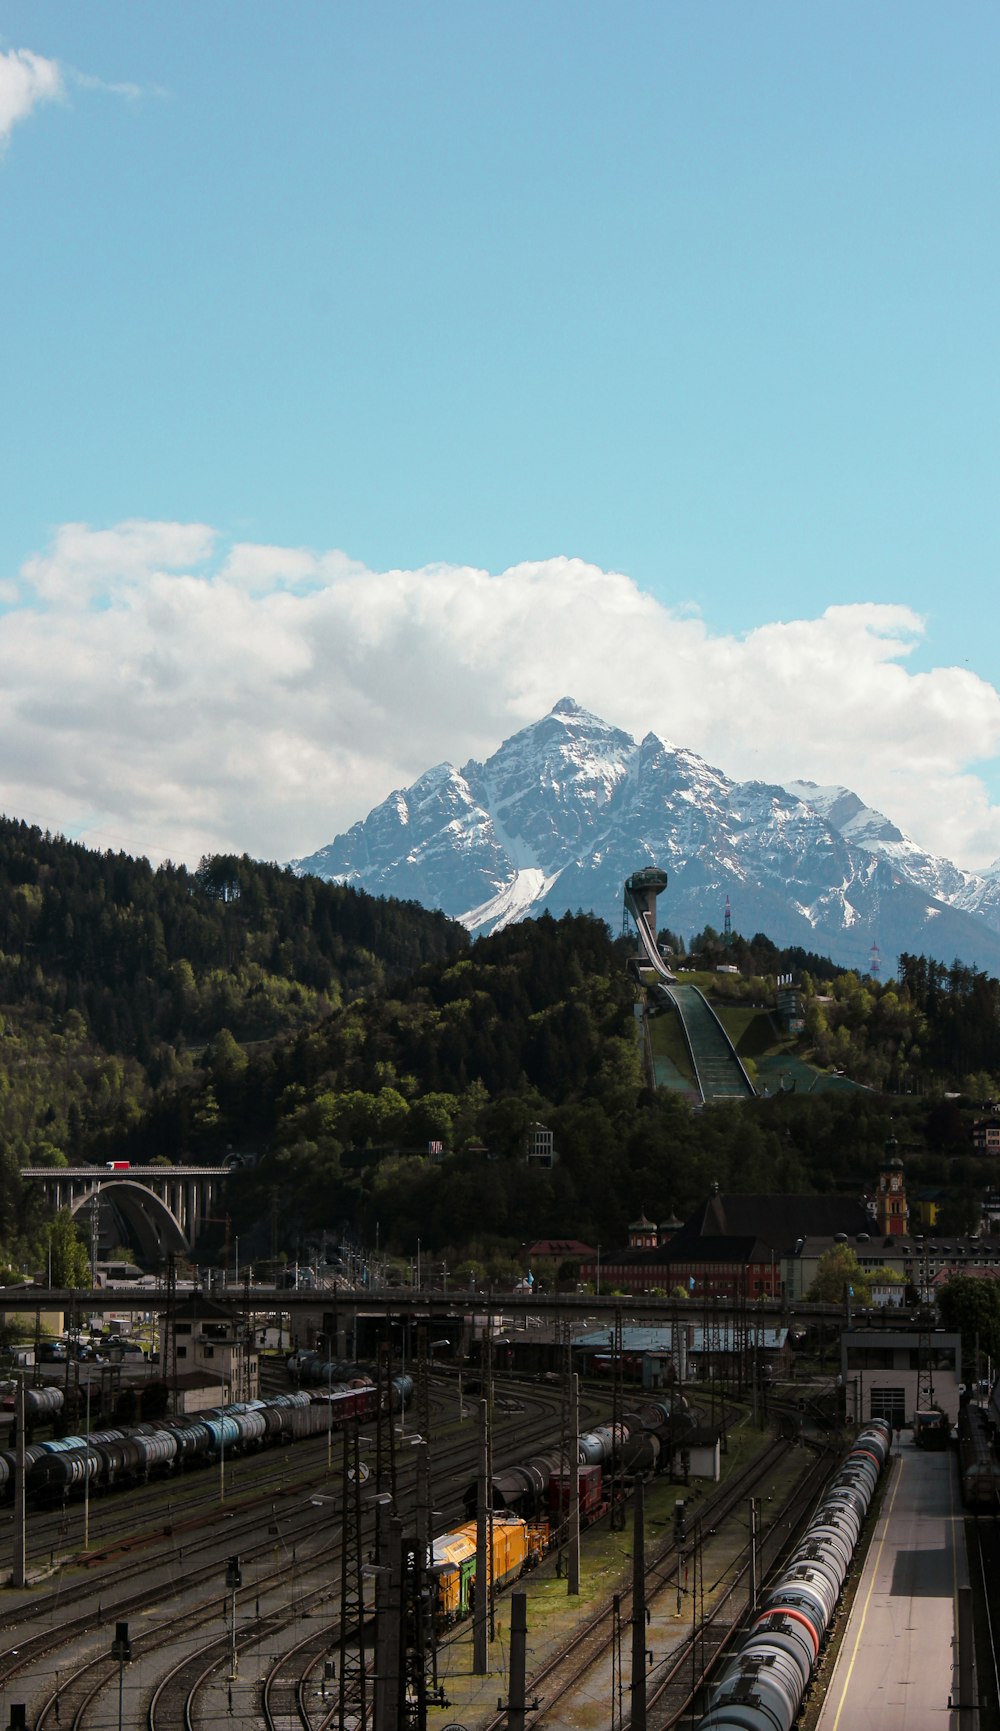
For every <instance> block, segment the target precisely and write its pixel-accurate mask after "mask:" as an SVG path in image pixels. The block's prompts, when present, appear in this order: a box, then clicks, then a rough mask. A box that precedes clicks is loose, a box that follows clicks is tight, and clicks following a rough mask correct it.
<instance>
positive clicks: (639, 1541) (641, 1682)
mask: <svg viewBox="0 0 1000 1731" xmlns="http://www.w3.org/2000/svg"><path fill="white" fill-rule="evenodd" d="M644 1488H645V1487H644V1485H643V1481H642V1479H641V1478H637V1479H636V1481H635V1493H634V1495H633V1498H632V1508H633V1511H634V1512H633V1516H632V1520H633V1527H632V1691H631V1692H632V1713H631V1720H630V1731H646V1529H645V1519H644V1514H645V1501H644Z"/></svg>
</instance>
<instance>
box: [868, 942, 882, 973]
mask: <svg viewBox="0 0 1000 1731" xmlns="http://www.w3.org/2000/svg"><path fill="white" fill-rule="evenodd" d="M868 972H869V973H870V974H871V977H872V979H873V980H877V979H878V978H879V976H880V974H881V972H882V958H881V956H880V955H879V950H878V944H872V947H871V955H870V956H869V958H868Z"/></svg>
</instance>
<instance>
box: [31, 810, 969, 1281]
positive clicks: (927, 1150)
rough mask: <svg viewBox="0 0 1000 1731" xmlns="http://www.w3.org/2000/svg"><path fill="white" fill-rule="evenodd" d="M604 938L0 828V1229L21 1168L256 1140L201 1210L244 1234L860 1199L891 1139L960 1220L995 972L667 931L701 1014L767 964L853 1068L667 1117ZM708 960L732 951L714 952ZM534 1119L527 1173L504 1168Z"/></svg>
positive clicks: (675, 1106)
mask: <svg viewBox="0 0 1000 1731" xmlns="http://www.w3.org/2000/svg"><path fill="white" fill-rule="evenodd" d="M678 947H679V946H678ZM630 949H631V946H630V945H628V944H626V943H622V942H620V941H615V940H613V939H612V937H611V935H610V933H609V932H608V930H607V928H606V927H605V926H604V925H603V924H601V923H600V922H599V921H597V920H595V919H593V918H591V917H589V916H583V915H577V916H575V917H573V916H568V915H567V916H566V917H565V918H563V919H560V920H558V921H556V920H553V919H551V918H548V917H545V918H542V919H539V920H528V921H525V922H523V923H522V924H519V925H515V926H512V927H509V928H508V929H507V930H505V931H502V932H498V933H495V934H493V935H492V936H490V937H488V938H483V939H480V940H478V941H477V942H476V943H475V944H472V945H470V944H469V943H468V942H467V940H466V937H465V935H464V933H463V932H462V931H461V929H460V928H458V927H456V926H454V925H452V924H450V923H449V922H448V921H447V920H445V919H444V918H443V917H442V916H440V915H436V914H429V913H427V912H425V911H424V910H423V909H421V908H418V907H415V906H412V905H408V904H401V903H398V902H380V901H376V900H374V899H372V898H371V897H368V896H366V895H362V894H357V893H355V892H353V891H350V890H346V889H341V888H337V887H336V886H333V885H329V884H322V883H319V882H317V881H315V880H310V879H299V878H296V877H294V876H293V875H292V874H291V873H289V872H286V871H282V870H280V869H279V868H277V867H275V866H267V865H260V864H258V863H255V862H253V861H251V860H249V859H246V858H243V859H235V858H225V859H214V860H210V861H205V862H203V864H202V866H201V867H200V868H199V869H198V870H197V871H196V872H188V871H185V870H184V869H183V868H179V867H173V866H166V867H164V868H161V869H160V870H155V871H154V870H153V869H152V868H151V867H150V866H149V865H148V864H147V863H146V862H144V861H135V860H130V859H128V858H126V857H124V856H121V855H111V854H99V853H92V852H89V851H88V850H86V849H84V848H81V847H78V846H76V845H74V844H71V843H68V842H65V841H63V840H61V839H59V838H53V837H51V836H47V835H43V834H41V833H40V832H39V831H37V830H32V829H29V828H27V827H26V826H24V825H21V824H16V823H11V822H4V823H0V1018H2V1026H0V1041H2V1044H0V1137H2V1166H0V1211H2V1213H0V1218H2V1234H3V1242H4V1243H5V1245H6V1248H7V1249H8V1250H10V1249H11V1248H12V1247H13V1246H14V1245H15V1244H17V1243H20V1244H21V1245H25V1244H30V1242H31V1240H32V1234H33V1233H37V1231H38V1228H39V1220H38V1218H37V1214H36V1213H32V1212H31V1211H30V1210H28V1211H27V1212H25V1208H24V1205H23V1198H22V1195H21V1187H20V1183H19V1180H18V1177H17V1172H18V1168H19V1166H20V1165H22V1164H25V1163H60V1162H62V1161H63V1160H66V1159H69V1160H77V1159H93V1160H97V1161H103V1160H105V1159H111V1158H125V1159H131V1160H133V1161H136V1162H140V1163H141V1162H143V1161H148V1160H150V1159H160V1160H170V1161H188V1160H194V1161H210V1162H212V1161H219V1160H221V1159H222V1158H223V1157H224V1156H225V1154H226V1152H227V1150H228V1149H230V1148H232V1149H236V1150H238V1151H240V1152H246V1153H248V1154H250V1155H251V1156H253V1157H254V1159H255V1161H256V1164H255V1165H254V1166H253V1167H252V1168H247V1169H246V1170H244V1171H242V1172H241V1173H240V1174H239V1176H238V1177H236V1178H234V1179H233V1180H232V1181H231V1183H230V1189H229V1204H228V1206H229V1207H230V1209H231V1212H232V1224H233V1228H234V1229H235V1230H236V1231H238V1232H239V1233H240V1236H241V1242H242V1243H243V1244H244V1246H245V1249H246V1253H247V1254H250V1255H262V1254H266V1253H268V1252H269V1251H270V1250H271V1249H272V1248H277V1249H278V1250H284V1251H286V1252H287V1253H289V1254H293V1253H294V1252H295V1249H296V1246H297V1245H299V1244H300V1243H302V1242H304V1241H306V1240H307V1239H308V1236H309V1235H310V1234H312V1233H314V1232H316V1231H318V1230H320V1229H324V1228H325V1229H332V1230H334V1231H336V1232H340V1231H343V1232H346V1233H347V1234H349V1235H356V1236H357V1237H359V1238H360V1239H361V1240H363V1241H365V1242H367V1243H368V1244H371V1243H373V1242H374V1240H375V1237H376V1235H378V1237H379V1240H380V1243H381V1244H382V1245H383V1247H386V1248H389V1249H395V1250H398V1251H400V1252H401V1253H403V1254H407V1253H409V1254H412V1252H413V1250H414V1248H415V1245H416V1242H417V1239H418V1238H419V1239H420V1240H421V1242H422V1244H423V1246H424V1247H425V1250H426V1251H427V1252H428V1253H429V1254H432V1255H435V1256H440V1257H441V1258H442V1259H445V1258H450V1259H453V1260H455V1261H456V1262H457V1261H458V1260H460V1259H461V1258H462V1257H463V1256H464V1257H466V1258H467V1257H468V1256H469V1255H470V1253H473V1252H474V1253H475V1254H477V1255H478V1256H479V1257H480V1258H481V1259H482V1260H483V1261H484V1262H485V1261H486V1260H488V1258H489V1257H490V1256H495V1255H498V1254H501V1253H503V1252H507V1253H514V1254H516V1253H517V1251H518V1249H519V1247H520V1245H521V1244H523V1243H525V1242H527V1241H528V1240H529V1239H531V1238H535V1237H545V1236H559V1237H580V1238H582V1239H584V1240H587V1241H590V1242H592V1243H597V1242H603V1243H605V1244H615V1243H621V1242H622V1239H623V1237H624V1230H625V1225H626V1223H627V1221H628V1220H629V1219H630V1218H631V1217H633V1216H634V1215H635V1214H636V1213H638V1212H639V1210H640V1209H645V1211H646V1212H647V1214H649V1215H651V1216H653V1217H663V1216H664V1215H666V1214H668V1213H670V1212H673V1211H677V1212H679V1213H681V1214H682V1215H683V1214H684V1213H686V1212H687V1211H688V1210H690V1208H692V1207H693V1206H694V1205H695V1203H697V1202H698V1201H699V1200H700V1199H701V1198H703V1197H704V1196H705V1195H706V1193H707V1192H708V1191H709V1190H710V1189H711V1187H712V1185H713V1184H716V1183H717V1184H718V1185H719V1186H720V1187H721V1188H722V1189H729V1190H744V1191H745V1190H765V1191H792V1190H801V1189H830V1188H836V1189H842V1190H844V1191H845V1192H848V1193H852V1194H860V1193H862V1192H864V1191H865V1190H870V1189H871V1187H872V1185H873V1183H874V1181H875V1176H876V1174H877V1169H878V1163H879V1160H880V1158H881V1155H882V1150H883V1148H884V1144H885V1141H886V1139H887V1138H888V1137H889V1136H890V1135H892V1136H894V1137H896V1138H897V1139H898V1142H899V1145H900V1149H901V1152H902V1153H903V1155H904V1158H905V1160H906V1164H907V1175H908V1182H911V1183H914V1184H920V1183H924V1184H930V1185H935V1186H939V1187H942V1189H943V1191H944V1201H945V1213H944V1215H943V1217H942V1219H943V1221H944V1222H947V1230H958V1229H959V1228H960V1227H961V1226H963V1225H967V1224H971V1223H972V1222H973V1221H974V1219H975V1218H976V1211H977V1208H978V1195H979V1193H980V1192H981V1190H982V1188H983V1187H984V1185H986V1184H987V1183H994V1182H996V1181H997V1180H998V1178H1000V1170H998V1168H997V1163H996V1162H994V1161H991V1160H985V1159H982V1158H975V1157H973V1155H972V1152H971V1146H970V1124H971V1118H972V1116H973V1112H974V1109H975V1108H976V1107H977V1106H979V1105H980V1104H981V1103H982V1101H984V1100H986V1099H990V1098H994V1097H997V1096H1000V986H998V984H997V982H996V981H993V980H990V979H987V978H986V977H985V976H983V975H979V974H976V973H974V972H971V971H969V970H966V969H963V968H961V967H959V966H957V965H956V966H955V967H953V968H952V969H950V970H945V969H941V968H939V967H937V965H936V964H931V963H927V962H925V961H924V960H923V959H922V958H912V957H904V958H903V959H902V964H901V967H900V976H899V977H898V978H894V979H892V980H888V981H885V982H883V983H879V982H878V981H872V980H869V979H863V978H861V977H859V976H858V975H857V974H853V973H848V974H843V973H838V971H837V970H836V969H835V968H834V966H833V965H832V964H831V963H830V962H829V961H827V960H826V959H825V958H823V957H819V956H812V955H806V954H805V953H804V952H794V953H791V952H783V951H780V950H777V949H776V948H775V946H774V945H773V944H771V943H770V941H769V940H768V939H767V938H766V937H765V936H763V935H761V934H758V935H757V936H756V937H754V938H753V939H750V940H744V939H742V938H739V937H735V938H734V939H733V940H732V942H731V943H729V944H724V943H723V940H722V939H721V938H720V937H719V935H718V934H717V933H715V932H713V931H711V930H706V932H704V933H702V934H700V936H699V938H698V939H697V940H696V941H695V942H694V944H693V945H692V949H693V950H696V951H697V952H698V956H697V959H698V960H699V962H700V965H701V966H702V968H703V969H704V970H705V973H704V975H703V977H704V979H705V982H706V986H707V988H708V989H709V990H710V992H711V993H713V994H714V995H715V996H716V997H717V999H718V1001H719V1005H720V1009H721V1011H722V1013H724V1014H727V1013H729V1010H727V1006H728V1007H729V1009H731V1010H732V1011H733V1014H734V1016H735V1017H736V1018H737V1021H739V1018H743V1019H744V1020H743V1021H742V1022H741V1023H740V1025H741V1026H749V1019H750V1018H752V1017H754V1016H756V1017H758V1018H760V1017H762V1018H763V1019H764V1021H767V1019H768V1016H769V1014H770V1011H769V1009H768V1006H772V1007H773V1005H774V990H775V978H776V976H777V975H779V974H787V973H794V974H795V976H796V978H797V979H798V980H799V981H800V983H801V986H802V990H803V994H804V1008H805V1032H804V1034H803V1035H802V1036H801V1037H799V1038H797V1039H790V1040H789V1049H791V1048H792V1047H794V1048H795V1051H796V1055H797V1057H798V1058H799V1059H800V1060H801V1061H802V1063H803V1064H809V1063H811V1064H813V1065H814V1066H818V1067H820V1068H826V1069H828V1070H837V1071H838V1072H844V1074H845V1076H846V1077H848V1078H850V1079H853V1080H854V1081H856V1082H858V1083H861V1084H864V1086H863V1087H862V1088H859V1089H858V1090H856V1091H855V1092H853V1093H851V1092H848V1093H846V1094H825V1095H822V1096H817V1095H812V1094H810V1093H808V1092H806V1091H804V1090H800V1091H799V1092H797V1093H795V1094H794V1095H791V1094H786V1095H780V1094H779V1095H777V1096H776V1097H771V1098H769V1099H761V1100H758V1101H755V1102H752V1103H750V1104H747V1105H742V1106H734V1107H718V1108H714V1109H712V1110H708V1111H692V1110H691V1108H690V1107H689V1105H687V1104H686V1103H685V1102H684V1101H683V1100H681V1099H680V1098H678V1097H677V1096H676V1095H672V1094H670V1093H666V1092H663V1091H660V1092H657V1093H652V1092H651V1091H650V1090H649V1089H648V1087H647V1085H646V1078H645V1076H644V1074H643V1070H642V1065H641V1046H640V1042H639V1041H638V1039H637V1025H636V1021H635V1016H634V1005H635V998H636V985H635V981H634V979H633V977H632V975H631V974H630V971H629V968H628V958H629V954H630ZM723 952H724V954H725V966H726V967H727V968H734V969H737V970H738V972H734V973H728V972H727V973H724V974H717V973H714V972H713V970H714V969H715V968H717V967H718V965H719V962H720V959H721V958H722V956H723ZM695 959H696V958H695V957H694V956H691V955H689V956H687V957H686V958H685V960H686V961H689V962H690V961H693V960H695ZM775 1028H777V1024H776V1023H775ZM951 1094H961V1095H962V1098H950V1097H949V1095H951ZM534 1122H540V1123H543V1124H544V1125H546V1126H547V1127H548V1128H549V1129H550V1130H551V1131H552V1133H553V1136H554V1140H555V1148H556V1154H557V1159H556V1163H555V1165H554V1166H553V1167H552V1169H551V1170H545V1169H540V1168H538V1167H535V1166H529V1165H528V1164H527V1163H526V1161H525V1133H526V1130H527V1128H528V1126H529V1125H530V1124H532V1123H534Z"/></svg>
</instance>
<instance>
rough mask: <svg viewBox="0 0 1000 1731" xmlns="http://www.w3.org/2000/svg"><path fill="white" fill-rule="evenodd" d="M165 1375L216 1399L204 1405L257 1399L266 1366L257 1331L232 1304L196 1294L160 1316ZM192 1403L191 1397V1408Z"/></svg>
mask: <svg viewBox="0 0 1000 1731" xmlns="http://www.w3.org/2000/svg"><path fill="white" fill-rule="evenodd" d="M160 1331H161V1332H160V1338H161V1340H162V1341H163V1363H164V1374H165V1378H166V1382H167V1385H168V1387H171V1388H174V1387H175V1386H176V1390H177V1391H186V1392H187V1394H188V1395H191V1394H194V1395H197V1394H198V1392H199V1391H200V1390H204V1391H206V1392H207V1393H208V1394H209V1396H210V1398H209V1399H206V1400H202V1401H201V1404H202V1405H203V1406H227V1405H230V1404H231V1403H232V1402H234V1401H241V1400H257V1399H258V1398H259V1395H260V1365H259V1359H258V1356H257V1348H256V1345H255V1343H254V1340H253V1336H252V1332H251V1330H250V1329H249V1328H248V1327H247V1326H246V1325H245V1323H244V1322H243V1320H242V1318H240V1317H239V1316H238V1314H237V1313H236V1312H234V1311H233V1310H232V1309H231V1308H230V1307H229V1306H226V1305H221V1304H216V1303H215V1301H214V1300H213V1299H211V1298H206V1297H205V1296H204V1294H203V1293H200V1292H195V1293H192V1294H191V1296H190V1297H189V1298H184V1299H182V1300H180V1302H179V1303H178V1304H177V1305H176V1306H175V1307H174V1310H173V1312H172V1313H164V1314H162V1315H161V1317H160ZM188 1406H189V1402H187V1401H186V1402H185V1408H184V1409H185V1410H188Z"/></svg>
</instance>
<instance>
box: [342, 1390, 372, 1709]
mask: <svg viewBox="0 0 1000 1731" xmlns="http://www.w3.org/2000/svg"><path fill="white" fill-rule="evenodd" d="M341 1495H342V1508H343V1516H342V1519H343V1525H342V1529H341V1551H340V1679H339V1686H340V1692H339V1699H338V1723H339V1724H340V1725H343V1726H347V1725H348V1724H355V1723H356V1724H358V1725H364V1723H365V1719H366V1716H367V1705H368V1702H367V1676H366V1671H365V1594H364V1577H363V1575H362V1573H361V1570H362V1531H361V1458H360V1450H359V1446H358V1427H357V1424H356V1423H355V1424H353V1425H352V1426H351V1428H350V1431H345V1432H344V1464H343V1475H342V1479H341Z"/></svg>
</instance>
